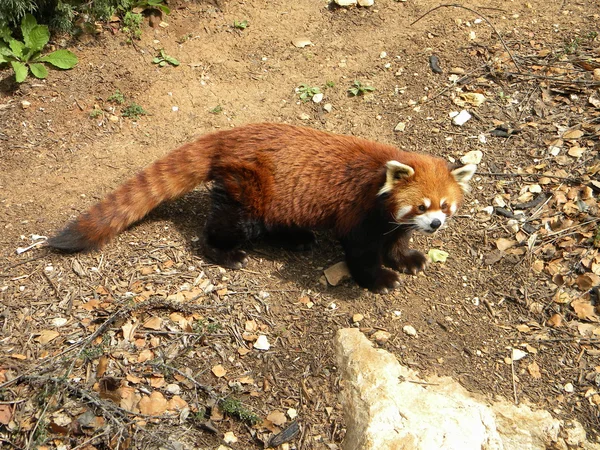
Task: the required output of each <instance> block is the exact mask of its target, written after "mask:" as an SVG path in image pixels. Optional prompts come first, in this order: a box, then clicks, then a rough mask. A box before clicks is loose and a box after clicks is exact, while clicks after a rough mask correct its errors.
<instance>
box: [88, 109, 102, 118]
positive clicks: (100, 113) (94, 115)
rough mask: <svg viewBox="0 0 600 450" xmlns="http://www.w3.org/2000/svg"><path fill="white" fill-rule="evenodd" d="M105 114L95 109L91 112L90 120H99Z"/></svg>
mask: <svg viewBox="0 0 600 450" xmlns="http://www.w3.org/2000/svg"><path fill="white" fill-rule="evenodd" d="M103 114H104V113H103V112H102V110H101V109H98V108H94V109H92V110H91V111H90V119H97V118H98V117H100V116H101V115H103Z"/></svg>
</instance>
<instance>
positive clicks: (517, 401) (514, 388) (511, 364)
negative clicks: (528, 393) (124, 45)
mask: <svg viewBox="0 0 600 450" xmlns="http://www.w3.org/2000/svg"><path fill="white" fill-rule="evenodd" d="M510 370H511V372H512V385H513V396H514V399H515V405H518V404H519V399H518V397H517V375H516V374H515V362H514V361H513V359H512V357H511V358H510Z"/></svg>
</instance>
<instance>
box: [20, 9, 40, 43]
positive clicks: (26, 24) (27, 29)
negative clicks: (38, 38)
mask: <svg viewBox="0 0 600 450" xmlns="http://www.w3.org/2000/svg"><path fill="white" fill-rule="evenodd" d="M35 27H37V20H35V17H33V16H32V15H31V14H25V17H23V20H21V31H22V33H23V40H24V41H25V44H26V45H27V46H29V42H28V40H29V34H30V33H31V30H33V29H34V28H35Z"/></svg>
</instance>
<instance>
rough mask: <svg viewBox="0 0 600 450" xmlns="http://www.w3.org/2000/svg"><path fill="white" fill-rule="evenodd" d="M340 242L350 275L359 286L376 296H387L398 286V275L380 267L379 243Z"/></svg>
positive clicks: (354, 240)
mask: <svg viewBox="0 0 600 450" xmlns="http://www.w3.org/2000/svg"><path fill="white" fill-rule="evenodd" d="M341 242H342V246H343V247H344V251H345V253H346V264H348V269H349V270H350V274H351V275H352V277H353V278H354V281H356V282H357V283H358V284H359V285H360V286H362V287H364V288H367V289H369V290H370V291H372V292H375V293H378V294H387V293H388V291H390V290H393V289H395V288H396V287H398V286H399V285H400V278H399V276H398V274H397V273H396V272H393V271H391V270H388V269H384V268H383V267H382V256H381V253H382V242H381V241H379V240H378V241H377V242H368V243H366V242H364V241H359V240H358V239H352V238H344V239H341Z"/></svg>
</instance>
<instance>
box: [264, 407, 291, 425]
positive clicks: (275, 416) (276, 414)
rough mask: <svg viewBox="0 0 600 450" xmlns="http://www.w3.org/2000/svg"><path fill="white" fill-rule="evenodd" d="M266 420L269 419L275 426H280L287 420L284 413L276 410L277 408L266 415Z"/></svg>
mask: <svg viewBox="0 0 600 450" xmlns="http://www.w3.org/2000/svg"><path fill="white" fill-rule="evenodd" d="M267 420H268V421H270V422H271V423H273V424H275V425H277V426H281V425H283V424H285V423H286V422H287V419H286V417H285V414H284V413H282V412H281V411H278V410H275V411H273V412H271V413H270V414H269V415H268V416H267Z"/></svg>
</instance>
